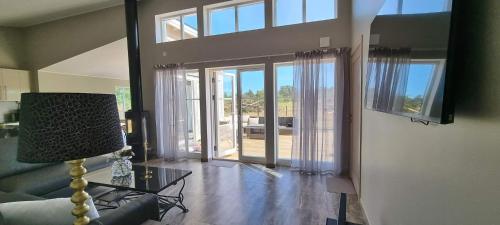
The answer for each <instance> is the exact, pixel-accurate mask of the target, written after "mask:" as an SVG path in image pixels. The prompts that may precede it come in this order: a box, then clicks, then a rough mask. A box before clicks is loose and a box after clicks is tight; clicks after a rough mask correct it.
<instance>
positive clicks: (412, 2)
mask: <svg viewBox="0 0 500 225" xmlns="http://www.w3.org/2000/svg"><path fill="white" fill-rule="evenodd" d="M447 10H448V0H404V1H403V14H417V13H433V12H443V11H447Z"/></svg>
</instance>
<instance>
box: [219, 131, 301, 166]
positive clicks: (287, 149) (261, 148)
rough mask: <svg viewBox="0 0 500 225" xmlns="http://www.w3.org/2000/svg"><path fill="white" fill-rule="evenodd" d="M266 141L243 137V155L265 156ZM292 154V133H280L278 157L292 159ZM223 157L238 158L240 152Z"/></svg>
mask: <svg viewBox="0 0 500 225" xmlns="http://www.w3.org/2000/svg"><path fill="white" fill-rule="evenodd" d="M265 146H266V143H265V140H264V139H251V138H243V147H242V149H243V155H245V156H251V157H264V156H265V149H266V147H265ZM291 156H292V135H279V137H278V157H279V158H283V159H290V158H291ZM222 158H223V159H229V160H238V159H239V158H238V152H234V153H233V154H230V155H226V156H225V157H222Z"/></svg>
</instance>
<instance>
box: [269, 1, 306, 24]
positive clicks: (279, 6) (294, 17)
mask: <svg viewBox="0 0 500 225" xmlns="http://www.w3.org/2000/svg"><path fill="white" fill-rule="evenodd" d="M275 3H276V4H275V19H276V21H275V25H276V26H283V25H290V24H297V23H302V16H303V15H302V0H275Z"/></svg>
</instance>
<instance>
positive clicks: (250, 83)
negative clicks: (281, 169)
mask: <svg viewBox="0 0 500 225" xmlns="http://www.w3.org/2000/svg"><path fill="white" fill-rule="evenodd" d="M264 86H265V85H264V70H248V71H241V72H240V87H241V106H240V107H241V113H242V115H241V124H242V126H243V127H242V128H243V135H242V140H241V142H242V146H241V151H242V155H243V156H250V157H265V156H266V152H265V149H266V132H265V131H266V129H265V128H266V126H265V123H266V117H265V110H264Z"/></svg>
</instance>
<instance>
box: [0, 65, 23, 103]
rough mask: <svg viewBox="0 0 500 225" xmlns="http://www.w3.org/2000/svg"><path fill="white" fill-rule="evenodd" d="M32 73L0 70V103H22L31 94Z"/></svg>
mask: <svg viewBox="0 0 500 225" xmlns="http://www.w3.org/2000/svg"><path fill="white" fill-rule="evenodd" d="M30 86H31V85H30V73H29V71H26V70H14V69H0V101H20V100H21V93H24V92H30V91H31V88H30Z"/></svg>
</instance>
